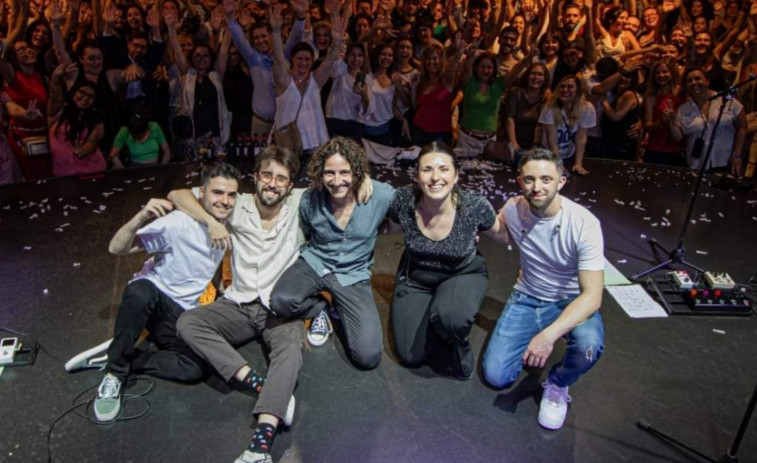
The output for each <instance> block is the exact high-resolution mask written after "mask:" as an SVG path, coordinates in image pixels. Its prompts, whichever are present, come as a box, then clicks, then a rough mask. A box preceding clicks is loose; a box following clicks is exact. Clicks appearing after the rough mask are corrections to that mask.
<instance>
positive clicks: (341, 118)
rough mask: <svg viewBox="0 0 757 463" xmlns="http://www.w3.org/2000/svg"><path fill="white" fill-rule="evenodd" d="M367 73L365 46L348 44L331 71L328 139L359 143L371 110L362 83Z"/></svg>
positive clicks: (327, 125)
mask: <svg viewBox="0 0 757 463" xmlns="http://www.w3.org/2000/svg"><path fill="white" fill-rule="evenodd" d="M367 72H368V60H367V59H366V52H365V45H363V44H362V43H351V44H350V45H349V46H348V47H347V53H346V55H345V58H343V59H340V60H338V61H336V62H335V63H334V65H333V67H332V68H331V77H332V78H333V79H334V84H333V85H332V87H331V93H330V94H329V99H328V100H327V101H326V128H327V129H328V131H329V136H330V137H335V136H337V135H340V136H343V137H349V138H352V139H353V140H355V141H356V142H358V143H360V142H361V139H362V138H363V121H364V120H365V117H366V116H367V115H368V114H369V113H370V112H371V110H372V107H373V105H372V101H371V100H372V98H371V91H370V88H369V86H368V85H366V84H365V77H366V74H367Z"/></svg>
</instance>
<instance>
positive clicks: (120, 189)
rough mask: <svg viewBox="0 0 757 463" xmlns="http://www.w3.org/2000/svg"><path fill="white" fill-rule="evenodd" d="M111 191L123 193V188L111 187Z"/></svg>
mask: <svg viewBox="0 0 757 463" xmlns="http://www.w3.org/2000/svg"><path fill="white" fill-rule="evenodd" d="M113 190H114V191H124V189H123V188H116V187H113Z"/></svg>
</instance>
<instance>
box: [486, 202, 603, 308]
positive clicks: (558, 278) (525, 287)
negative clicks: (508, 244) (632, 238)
mask: <svg viewBox="0 0 757 463" xmlns="http://www.w3.org/2000/svg"><path fill="white" fill-rule="evenodd" d="M561 200H562V208H561V209H560V212H559V213H557V215H555V216H554V217H549V218H539V217H537V216H536V215H534V214H533V213H532V212H531V209H530V208H529V206H528V201H526V198H524V197H523V196H517V197H515V198H510V199H509V200H508V201H507V203H506V204H505V207H504V208H503V209H502V211H500V215H502V214H504V220H505V223H506V224H507V230H508V231H509V232H510V236H511V237H512V239H513V241H515V243H516V244H517V245H518V247H519V248H520V267H521V269H520V275H519V276H518V281H517V283H516V284H515V289H516V290H517V291H520V292H522V293H525V294H528V295H529V296H532V297H535V298H537V299H541V300H543V301H559V300H562V299H565V298H567V297H573V296H577V295H578V294H580V292H581V289H580V287H579V284H578V271H579V270H604V268H605V259H604V252H603V250H604V240H603V238H602V227H601V226H600V223H599V219H597V218H596V217H594V215H593V214H592V213H591V212H589V211H588V210H587V209H586V208H584V207H583V206H581V205H579V204H576V203H574V202H573V201H571V200H569V199H567V198H565V197H561Z"/></svg>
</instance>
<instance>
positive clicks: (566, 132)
mask: <svg viewBox="0 0 757 463" xmlns="http://www.w3.org/2000/svg"><path fill="white" fill-rule="evenodd" d="M554 113H555V112H554V111H553V110H552V107H551V106H544V108H543V109H542V110H541V114H539V124H544V125H554V126H555V129H557V148H558V152H559V154H560V157H561V158H562V159H570V158H572V157H573V156H575V155H576V133H577V132H578V129H579V128H582V129H590V128H592V127H594V126H595V125H597V112H596V111H595V110H594V106H592V105H591V103H589V102H587V101H584V103H583V104H582V105H581V110H580V112H579V116H578V123H577V124H576V125H574V126H573V127H571V126H569V125H568V116H567V114H565V111H563V110H562V109H561V110H560V114H561V115H562V117H561V118H560V120H559V121H555V117H554Z"/></svg>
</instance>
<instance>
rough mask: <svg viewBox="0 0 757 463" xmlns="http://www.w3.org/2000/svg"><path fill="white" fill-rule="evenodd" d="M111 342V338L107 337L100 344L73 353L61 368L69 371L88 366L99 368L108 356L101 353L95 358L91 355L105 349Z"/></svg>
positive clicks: (87, 367) (83, 368) (84, 368)
mask: <svg viewBox="0 0 757 463" xmlns="http://www.w3.org/2000/svg"><path fill="white" fill-rule="evenodd" d="M111 342H113V339H108V340H107V341H105V342H104V343H102V344H100V345H97V346H95V347H92V348H90V349H87V350H85V351H84V352H81V353H79V354H76V355H74V356H73V357H72V358H71V360H69V361H68V362H66V364H65V365H64V366H63V368H65V370H66V371H67V372H69V373H71V372H74V371H79V370H86V369H89V368H101V367H102V366H103V365H105V363H106V362H107V360H108V356H107V355H103V356H99V357H97V358H93V357H94V356H96V355H98V354H101V353H103V352H105V351H107V350H108V347H110V343H111Z"/></svg>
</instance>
